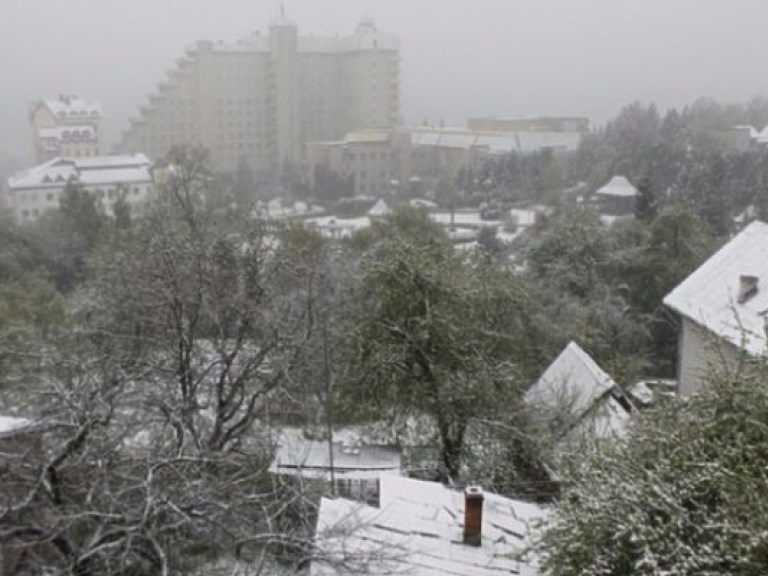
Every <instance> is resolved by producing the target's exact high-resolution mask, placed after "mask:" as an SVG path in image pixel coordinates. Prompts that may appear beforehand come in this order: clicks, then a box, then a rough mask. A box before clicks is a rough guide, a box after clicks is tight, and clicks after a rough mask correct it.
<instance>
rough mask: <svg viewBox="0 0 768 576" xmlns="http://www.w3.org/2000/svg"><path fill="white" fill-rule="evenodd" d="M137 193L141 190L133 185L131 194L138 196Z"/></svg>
mask: <svg viewBox="0 0 768 576" xmlns="http://www.w3.org/2000/svg"><path fill="white" fill-rule="evenodd" d="M139 194H141V190H139V187H138V186H134V188H133V195H134V196H138V195H139Z"/></svg>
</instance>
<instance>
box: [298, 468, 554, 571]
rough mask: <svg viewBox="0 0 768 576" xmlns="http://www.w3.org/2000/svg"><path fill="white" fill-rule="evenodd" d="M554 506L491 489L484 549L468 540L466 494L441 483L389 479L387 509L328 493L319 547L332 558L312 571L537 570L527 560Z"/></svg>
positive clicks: (384, 497)
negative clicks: (534, 532)
mask: <svg viewBox="0 0 768 576" xmlns="http://www.w3.org/2000/svg"><path fill="white" fill-rule="evenodd" d="M545 516H546V511H545V510H544V509H543V508H541V507H539V506H537V505H534V504H529V503H526V502H521V501H517V500H512V499H510V498H505V497H503V496H498V495H496V494H485V498H484V503H483V520H482V538H481V545H480V546H478V547H473V546H468V545H466V544H464V543H463V542H462V535H463V529H464V494H463V493H462V492H459V491H455V490H451V489H449V488H447V487H445V486H443V485H441V484H437V483H434V482H425V481H422V480H413V479H409V478H403V477H398V476H382V477H381V505H380V507H379V508H374V507H371V506H366V505H361V504H358V503H355V502H351V501H348V500H329V499H323V500H322V501H321V503H320V512H319V517H318V525H317V536H316V539H317V545H318V547H319V548H320V550H321V551H322V552H323V553H324V555H325V557H326V560H329V561H328V562H323V561H318V562H314V563H313V565H312V570H311V575H312V576H329V575H333V574H348V573H350V572H345V571H344V568H339V567H340V566H341V564H343V563H346V564H347V566H346V568H348V569H349V568H351V569H352V570H351V573H363V572H364V573H366V574H374V575H377V574H408V575H411V576H438V575H441V576H442V575H445V574H449V575H450V574H461V575H467V576H498V575H500V574H520V575H523V576H532V575H534V574H536V573H537V570H536V559H535V558H532V557H529V558H519V557H518V556H519V555H520V554H522V553H523V551H524V550H525V548H526V546H527V545H528V543H529V541H530V536H531V533H532V527H533V526H534V524H535V523H537V522H538V521H539V520H542V519H544V517H545Z"/></svg>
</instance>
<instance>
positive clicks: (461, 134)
mask: <svg viewBox="0 0 768 576" xmlns="http://www.w3.org/2000/svg"><path fill="white" fill-rule="evenodd" d="M581 138H582V134H581V133H580V132H525V131H520V132H475V131H471V130H466V129H463V128H451V129H442V130H424V129H422V128H416V129H413V130H412V132H411V142H412V144H413V145H414V146H432V147H438V148H453V149H460V150H469V149H470V148H484V149H486V150H487V151H488V152H489V153H491V154H509V153H510V152H519V153H525V152H537V151H539V150H545V149H558V150H570V151H572V150H576V148H578V146H579V142H581Z"/></svg>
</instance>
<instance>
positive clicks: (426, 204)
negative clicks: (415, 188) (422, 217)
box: [410, 198, 437, 209]
mask: <svg viewBox="0 0 768 576" xmlns="http://www.w3.org/2000/svg"><path fill="white" fill-rule="evenodd" d="M410 205H411V206H414V207H416V208H427V209H432V208H437V204H435V203H434V202H432V201H431V200H425V199H424V198H413V199H411V201H410Z"/></svg>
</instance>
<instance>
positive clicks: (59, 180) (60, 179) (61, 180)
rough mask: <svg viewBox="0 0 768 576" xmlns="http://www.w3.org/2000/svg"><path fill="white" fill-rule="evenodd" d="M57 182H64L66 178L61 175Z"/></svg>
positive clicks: (58, 176) (57, 177)
mask: <svg viewBox="0 0 768 576" xmlns="http://www.w3.org/2000/svg"><path fill="white" fill-rule="evenodd" d="M56 182H64V176H62V175H61V174H59V175H57V176H56Z"/></svg>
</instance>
